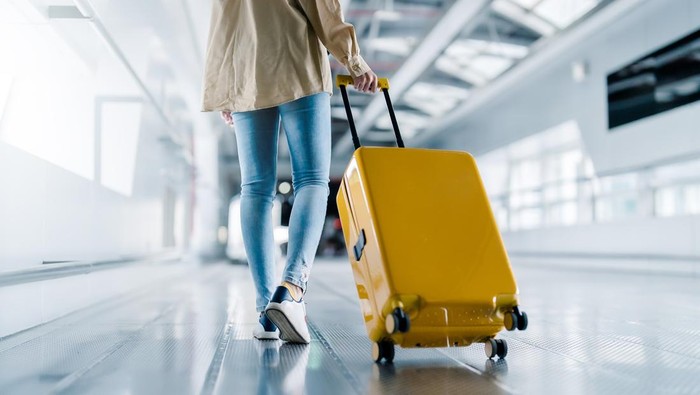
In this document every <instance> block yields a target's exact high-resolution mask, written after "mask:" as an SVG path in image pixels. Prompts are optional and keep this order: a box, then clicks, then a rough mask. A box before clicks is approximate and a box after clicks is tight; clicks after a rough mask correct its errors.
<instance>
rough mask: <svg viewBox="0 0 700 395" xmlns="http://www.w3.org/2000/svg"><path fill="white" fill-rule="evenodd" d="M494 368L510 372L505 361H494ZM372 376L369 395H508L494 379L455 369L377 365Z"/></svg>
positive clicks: (398, 364) (454, 367) (459, 368)
mask: <svg viewBox="0 0 700 395" xmlns="http://www.w3.org/2000/svg"><path fill="white" fill-rule="evenodd" d="M492 362H493V361H492ZM499 362H501V363H499ZM495 366H497V368H498V369H505V371H507V369H508V365H507V363H506V362H505V360H503V361H497V362H495ZM501 372H503V371H501ZM372 376H373V377H372V378H373V380H370V381H369V383H368V384H369V385H368V387H367V391H366V393H368V394H458V393H465V392H469V393H488V394H500V393H506V391H504V390H503V389H502V388H500V387H499V386H497V385H495V383H494V382H493V381H492V380H490V379H488V378H486V377H484V376H482V375H480V374H477V373H473V372H470V371H468V370H466V369H463V368H461V367H456V366H453V367H420V366H403V365H402V363H397V364H375V365H374V366H373V367H372Z"/></svg>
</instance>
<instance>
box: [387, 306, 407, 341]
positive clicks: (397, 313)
mask: <svg viewBox="0 0 700 395" xmlns="http://www.w3.org/2000/svg"><path fill="white" fill-rule="evenodd" d="M384 324H385V325H386V331H387V332H389V334H394V333H396V332H401V333H406V332H408V329H409V328H410V326H411V324H410V322H409V320H408V316H407V315H406V312H404V311H403V309H401V308H398V307H397V308H396V309H394V311H392V312H391V314H389V315H387V316H386V320H385V321H384Z"/></svg>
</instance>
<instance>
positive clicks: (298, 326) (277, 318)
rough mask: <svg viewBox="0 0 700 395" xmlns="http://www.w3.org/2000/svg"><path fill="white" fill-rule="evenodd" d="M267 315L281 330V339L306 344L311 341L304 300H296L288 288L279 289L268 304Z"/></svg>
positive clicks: (280, 287)
mask: <svg viewBox="0 0 700 395" xmlns="http://www.w3.org/2000/svg"><path fill="white" fill-rule="evenodd" d="M265 315H266V316H267V317H268V318H269V319H270V320H271V321H272V322H273V323H274V324H275V325H277V327H278V328H279V330H280V339H282V340H285V341H288V342H291V343H304V344H308V343H309V342H310V341H311V335H310V334H309V326H308V325H307V323H306V307H305V306H304V299H303V298H301V299H299V300H294V298H293V297H292V294H291V293H290V292H289V290H288V289H287V288H286V287H284V286H279V287H277V290H276V291H275V293H274V295H272V299H270V303H268V304H267V309H265Z"/></svg>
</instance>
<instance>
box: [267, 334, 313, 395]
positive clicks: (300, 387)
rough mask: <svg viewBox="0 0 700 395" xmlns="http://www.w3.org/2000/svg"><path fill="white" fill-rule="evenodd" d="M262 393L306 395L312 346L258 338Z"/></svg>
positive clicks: (270, 394)
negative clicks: (307, 373)
mask: <svg viewBox="0 0 700 395" xmlns="http://www.w3.org/2000/svg"><path fill="white" fill-rule="evenodd" d="M255 346H256V350H257V351H258V363H259V365H258V366H259V368H260V370H259V374H258V389H257V392H256V393H257V394H259V395H268V394H269V395H272V394H284V395H296V394H304V393H305V388H306V367H307V365H308V363H309V350H310V348H311V347H310V346H309V345H303V344H290V343H282V342H281V341H256V345H255Z"/></svg>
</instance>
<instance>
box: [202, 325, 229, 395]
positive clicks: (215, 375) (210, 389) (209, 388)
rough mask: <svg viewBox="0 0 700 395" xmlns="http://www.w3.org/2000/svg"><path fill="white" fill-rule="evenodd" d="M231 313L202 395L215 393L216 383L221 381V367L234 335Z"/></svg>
mask: <svg viewBox="0 0 700 395" xmlns="http://www.w3.org/2000/svg"><path fill="white" fill-rule="evenodd" d="M231 319H232V317H231V313H230V312H229V319H228V322H227V323H226V330H224V333H223V334H221V338H219V341H218V343H217V347H216V352H215V353H214V357H213V358H212V360H211V363H210V364H209V369H207V375H206V378H205V379H204V384H203V385H202V391H201V392H200V394H202V395H210V394H213V393H214V389H215V388H216V382H217V380H218V379H219V374H220V372H221V365H222V364H223V362H224V357H225V356H226V350H227V349H228V344H229V342H230V341H231V334H232V333H233V322H232V320H231Z"/></svg>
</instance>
